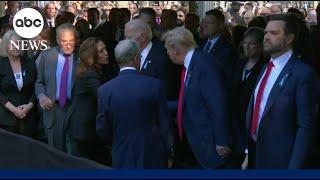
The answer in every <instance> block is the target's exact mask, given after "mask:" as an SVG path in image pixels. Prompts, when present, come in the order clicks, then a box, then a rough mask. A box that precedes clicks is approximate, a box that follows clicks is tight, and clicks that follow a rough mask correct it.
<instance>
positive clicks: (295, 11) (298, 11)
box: [287, 7, 304, 19]
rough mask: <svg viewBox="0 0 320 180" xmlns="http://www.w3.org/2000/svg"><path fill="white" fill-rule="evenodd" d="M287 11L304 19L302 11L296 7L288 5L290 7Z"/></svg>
mask: <svg viewBox="0 0 320 180" xmlns="http://www.w3.org/2000/svg"><path fill="white" fill-rule="evenodd" d="M287 13H294V14H297V15H298V16H299V17H300V18H301V19H304V15H303V13H302V12H301V11H300V10H299V9H297V8H294V7H290V8H289V9H288V11H287Z"/></svg>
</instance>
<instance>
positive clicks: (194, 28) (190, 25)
mask: <svg viewBox="0 0 320 180" xmlns="http://www.w3.org/2000/svg"><path fill="white" fill-rule="evenodd" d="M199 26H200V17H199V16H198V15H197V14H194V13H188V14H187V15H186V19H185V24H184V27H185V28H187V29H188V30H189V31H190V32H191V33H192V35H193V38H194V40H195V41H196V43H197V44H198V45H199V44H201V43H202V41H201V39H200V37H199V32H198V30H199Z"/></svg>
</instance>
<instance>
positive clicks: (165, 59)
mask: <svg viewBox="0 0 320 180" xmlns="http://www.w3.org/2000/svg"><path fill="white" fill-rule="evenodd" d="M181 69H182V66H180V65H175V64H173V63H172V62H171V60H170V58H169V56H168V54H167V52H166V49H165V48H164V45H163V43H162V42H160V41H157V40H154V41H152V47H151V49H150V51H149V53H148V55H147V57H146V59H145V63H144V65H143V66H142V69H141V71H140V73H141V74H143V75H147V76H151V77H155V78H157V79H159V80H160V82H161V85H162V86H163V88H164V91H165V93H166V97H167V99H168V100H176V99H177V98H178V94H179V86H180V83H179V82H180V71H181Z"/></svg>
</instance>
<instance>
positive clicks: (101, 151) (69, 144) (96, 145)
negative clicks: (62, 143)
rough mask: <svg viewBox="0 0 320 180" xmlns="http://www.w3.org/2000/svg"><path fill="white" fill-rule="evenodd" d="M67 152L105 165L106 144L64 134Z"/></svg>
mask: <svg viewBox="0 0 320 180" xmlns="http://www.w3.org/2000/svg"><path fill="white" fill-rule="evenodd" d="M66 148H67V153H68V154H71V155H73V156H77V157H82V158H86V159H91V160H94V161H96V162H99V163H101V164H105V165H107V157H108V156H107V152H108V151H107V146H105V145H104V144H103V143H102V142H100V141H99V142H98V141H95V142H85V141H79V140H77V139H74V138H72V137H71V136H70V135H69V134H68V133H67V135H66Z"/></svg>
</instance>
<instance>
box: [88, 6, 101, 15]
mask: <svg viewBox="0 0 320 180" xmlns="http://www.w3.org/2000/svg"><path fill="white" fill-rule="evenodd" d="M87 12H88V16H89V14H93V13H97V14H98V16H99V17H100V11H99V10H98V8H89V9H88V10H87Z"/></svg>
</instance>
